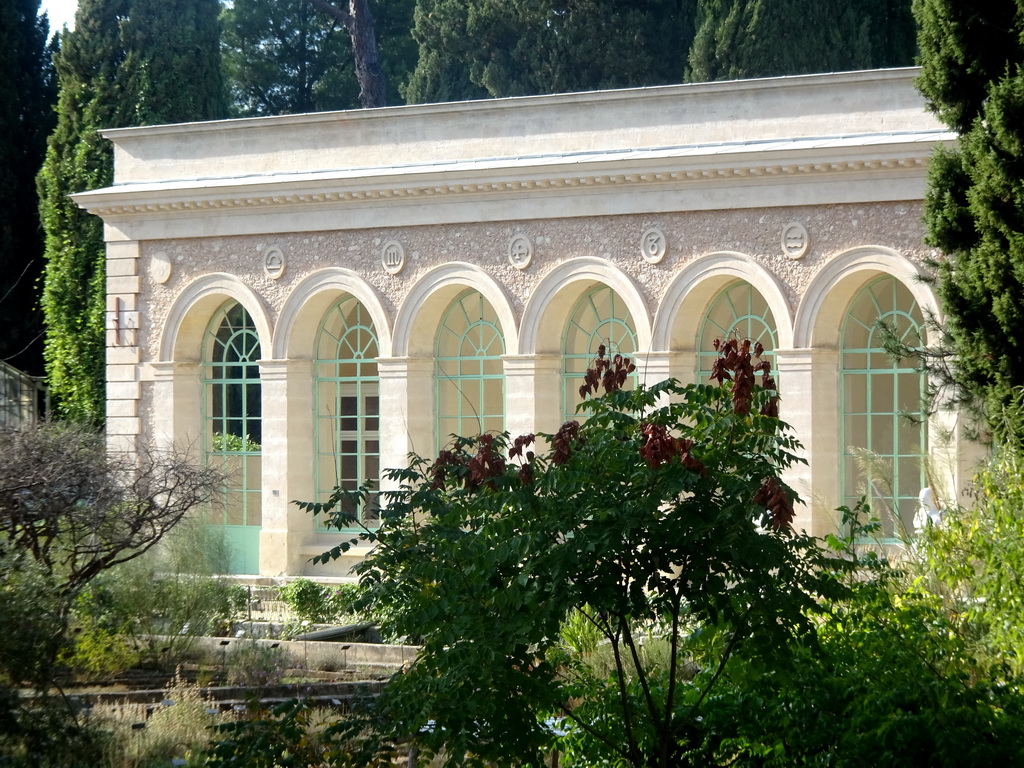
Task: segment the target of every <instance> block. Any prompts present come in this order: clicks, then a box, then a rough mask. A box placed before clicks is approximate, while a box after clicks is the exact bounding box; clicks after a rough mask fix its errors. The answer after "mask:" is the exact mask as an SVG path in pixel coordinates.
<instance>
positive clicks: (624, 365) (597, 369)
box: [579, 344, 636, 397]
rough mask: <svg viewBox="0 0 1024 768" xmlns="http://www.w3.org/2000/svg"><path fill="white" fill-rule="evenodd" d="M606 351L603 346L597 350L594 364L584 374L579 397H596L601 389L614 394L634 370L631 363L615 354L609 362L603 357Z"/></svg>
mask: <svg viewBox="0 0 1024 768" xmlns="http://www.w3.org/2000/svg"><path fill="white" fill-rule="evenodd" d="M607 351H608V350H607V348H606V347H605V345H604V344H601V345H600V346H599V347H598V348H597V357H596V358H594V362H593V363H592V364H591V366H590V367H589V368H587V372H586V374H584V377H583V384H582V385H581V386H580V390H579V392H580V397H586V396H587V395H597V391H598V389H599V388H601V387H603V388H604V391H605V392H614V391H615V390H617V389H622V385H623V384H625V383H626V378H627V377H628V376H629V374H631V373H632V372H633V371H635V370H636V366H635V365H634V364H633V361H632V360H630V359H629V358H628V357H623V356H622V355H619V354H616V355H615V356H614V357H612V358H611V359H610V360H609V359H608V358H607V357H605V354H606V353H607Z"/></svg>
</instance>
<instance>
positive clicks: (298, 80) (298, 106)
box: [222, 0, 416, 117]
mask: <svg viewBox="0 0 1024 768" xmlns="http://www.w3.org/2000/svg"><path fill="white" fill-rule="evenodd" d="M413 3H414V0H397V1H396V0H391V1H390V2H386V1H384V0H375V1H373V2H370V3H369V5H368V9H369V10H370V11H371V12H372V18H373V32H374V37H375V41H376V48H377V49H378V63H379V65H380V67H381V68H382V69H383V79H384V81H385V82H386V86H387V95H386V101H387V102H388V103H395V102H396V101H398V100H399V98H400V97H399V94H398V89H397V86H398V84H399V83H401V82H403V81H404V80H405V79H406V78H407V77H408V73H409V71H410V69H411V68H412V66H413V65H414V64H415V57H416V47H415V44H414V42H413V39H412V10H413ZM330 7H334V6H333V5H332V6H330ZM222 21H223V36H222V39H223V47H222V51H223V56H224V70H225V76H226V80H227V84H228V90H229V95H230V99H231V111H232V113H233V114H235V115H238V116H244V117H254V116H257V115H281V114H295V113H299V112H319V111H323V110H328V109H348V108H351V107H358V106H360V90H361V89H360V84H359V81H358V77H357V74H356V62H355V55H354V52H353V46H352V35H351V33H350V32H349V30H348V29H347V28H346V26H345V25H344V24H343V23H342V22H341V21H340V20H339V19H338V18H337V17H336V16H334V15H333V14H330V13H327V12H325V11H324V10H323V4H322V3H321V4H316V3H313V2H312V0H235V2H234V3H233V4H232V5H231V7H227V8H225V9H224V12H223V15H222Z"/></svg>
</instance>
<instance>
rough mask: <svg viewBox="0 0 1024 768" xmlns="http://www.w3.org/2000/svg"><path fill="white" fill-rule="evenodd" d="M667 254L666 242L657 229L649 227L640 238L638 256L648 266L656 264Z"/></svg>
mask: <svg viewBox="0 0 1024 768" xmlns="http://www.w3.org/2000/svg"><path fill="white" fill-rule="evenodd" d="M667 253H668V240H667V239H666V237H665V233H664V232H662V231H661V230H660V229H658V228H657V227H651V228H650V229H648V230H647V231H646V232H644V233H643V235H641V236H640V255H641V256H643V257H644V261H646V262H647V263H648V264H657V263H658V262H659V261H661V260H662V259H664V258H665V254H667Z"/></svg>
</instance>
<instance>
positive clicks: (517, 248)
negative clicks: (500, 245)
mask: <svg viewBox="0 0 1024 768" xmlns="http://www.w3.org/2000/svg"><path fill="white" fill-rule="evenodd" d="M532 260H533V241H532V240H530V238H528V237H527V236H526V235H515V236H514V237H513V238H512V239H511V240H509V243H508V263H509V264H511V265H512V266H513V267H515V268H516V269H526V268H527V267H528V266H530V262H531V261H532Z"/></svg>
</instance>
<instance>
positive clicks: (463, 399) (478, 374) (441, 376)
mask: <svg viewBox="0 0 1024 768" xmlns="http://www.w3.org/2000/svg"><path fill="white" fill-rule="evenodd" d="M504 354H505V338H504V336H503V335H502V332H501V327H500V325H499V324H498V315H497V313H496V312H495V311H494V308H493V307H491V305H490V303H489V302H488V301H487V299H485V298H484V296H483V294H481V293H480V292H479V291H473V290H469V291H466V292H464V293H462V294H461V295H460V296H458V297H457V298H456V299H455V300H454V301H453V302H452V303H451V304H450V305H449V306H448V309H447V310H446V311H445V313H444V317H443V318H442V320H441V325H440V327H439V328H438V331H437V336H436V339H435V344H434V406H435V407H434V414H435V434H436V440H437V446H436V447H437V448H438V449H440V448H441V447H442V446H443V445H445V444H446V443H447V442H448V440H449V438H450V436H451V435H460V436H463V437H465V436H475V435H479V434H483V433H491V434H497V433H500V432H502V431H503V430H504V429H505V364H504V361H503V359H502V357H503V355H504Z"/></svg>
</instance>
